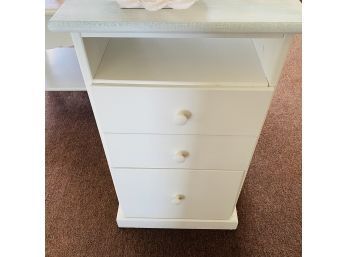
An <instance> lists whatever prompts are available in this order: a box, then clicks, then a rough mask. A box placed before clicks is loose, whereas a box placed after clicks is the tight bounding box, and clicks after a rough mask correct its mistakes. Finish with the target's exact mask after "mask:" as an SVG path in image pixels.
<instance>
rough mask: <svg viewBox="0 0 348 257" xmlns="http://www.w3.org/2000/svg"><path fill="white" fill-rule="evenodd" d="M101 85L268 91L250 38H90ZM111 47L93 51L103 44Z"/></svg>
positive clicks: (89, 52)
mask: <svg viewBox="0 0 348 257" xmlns="http://www.w3.org/2000/svg"><path fill="white" fill-rule="evenodd" d="M84 40H85V47H86V52H87V56H88V58H89V59H91V58H92V57H93V58H92V59H93V60H89V61H90V62H94V63H95V59H96V52H93V51H94V50H95V49H98V50H97V53H99V55H100V56H99V60H100V62H99V63H98V65H94V64H93V65H94V66H95V70H94V71H92V72H93V74H94V79H93V83H95V84H108V83H112V84H139V85H173V86H174V85H178V86H180V85H185V86H260V87H265V86H268V81H267V79H266V76H265V74H264V72H263V69H262V66H261V64H260V61H259V59H258V55H257V53H256V50H255V47H254V45H253V42H252V39H250V38H203V39H202V38H177V39H165V38H162V39H158V38H110V39H107V41H105V40H106V39H105V38H104V39H103V38H85V39H84ZM99 40H100V42H101V44H100V45H104V46H105V47H104V48H103V50H100V49H101V47H99V48H98V47H95V46H94V47H88V46H91V45H93V44H94V45H95V44H98V41H99ZM105 42H107V43H105Z"/></svg>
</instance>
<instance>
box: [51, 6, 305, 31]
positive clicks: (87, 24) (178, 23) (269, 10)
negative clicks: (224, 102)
mask: <svg viewBox="0 0 348 257" xmlns="http://www.w3.org/2000/svg"><path fill="white" fill-rule="evenodd" d="M301 8H302V4H301V3H300V2H299V1H298V0H199V1H198V2H197V3H195V4H194V5H193V6H192V7H191V8H189V9H186V10H172V9H162V10H159V11H155V12H150V11H146V10H144V9H121V8H120V7H119V6H118V4H117V3H116V1H114V0H93V1H92V0H66V1H65V3H64V4H63V5H62V6H61V7H60V8H59V10H58V11H57V12H56V13H55V15H54V16H53V18H52V19H51V21H50V23H49V28H50V29H51V30H53V31H68V32H86V33H88V32H89V33H109V32H110V33H117V32H122V33H124V32H127V33H129V32H148V33H161V32H162V33H164V32H165V33H195V32H197V33H301V31H302V25H301V23H302V21H301V19H302V12H301Z"/></svg>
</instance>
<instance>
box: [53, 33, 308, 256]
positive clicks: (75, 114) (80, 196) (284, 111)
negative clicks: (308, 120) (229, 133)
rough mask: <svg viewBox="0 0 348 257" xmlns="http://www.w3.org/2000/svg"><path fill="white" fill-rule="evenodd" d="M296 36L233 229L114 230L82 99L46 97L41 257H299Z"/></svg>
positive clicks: (79, 95)
mask: <svg viewBox="0 0 348 257" xmlns="http://www.w3.org/2000/svg"><path fill="white" fill-rule="evenodd" d="M301 69H302V67H301V37H296V39H295V42H294V44H293V47H292V49H291V53H290V55H289V57H288V60H287V63H286V66H285V68H284V70H283V75H282V78H281V80H280V84H279V86H278V88H277V91H276V94H275V97H274V99H273V102H272V105H271V108H270V111H269V114H268V116H267V120H266V122H265V125H264V128H263V130H262V135H261V137H260V140H259V143H258V145H257V148H256V152H255V155H254V158H253V160H252V164H251V166H250V169H249V173H248V175H247V178H246V181H245V185H244V188H243V190H242V192H241V195H240V199H239V201H238V205H237V208H238V215H239V226H238V229H237V230H236V231H211V230H161V229H119V228H117V226H116V222H115V218H116V210H117V205H118V203H117V198H116V194H115V190H114V188H113V183H112V180H111V176H110V173H109V170H108V166H107V163H106V160H105V155H104V151H103V148H102V144H101V141H100V138H99V135H98V131H97V127H96V124H95V120H94V117H93V114H92V110H91V107H90V103H89V100H88V96H87V94H86V93H84V92H74V93H72V92H49V93H47V94H46V255H47V256H54V257H56V256H57V257H58V256H96V257H101V256H127V257H132V256H168V257H169V256H178V257H179V256H180V257H181V256H185V257H186V256H190V257H201V256H209V257H213V256H219V257H222V256H253V257H256V256H278V257H279V256H291V257H295V256H301V208H302V207H301V142H302V138H301V118H302V117H301Z"/></svg>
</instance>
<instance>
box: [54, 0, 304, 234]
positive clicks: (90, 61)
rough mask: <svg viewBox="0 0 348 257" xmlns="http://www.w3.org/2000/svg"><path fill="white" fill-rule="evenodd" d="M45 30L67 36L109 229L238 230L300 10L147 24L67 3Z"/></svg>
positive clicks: (293, 6) (202, 15)
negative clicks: (243, 193) (242, 199)
mask: <svg viewBox="0 0 348 257" xmlns="http://www.w3.org/2000/svg"><path fill="white" fill-rule="evenodd" d="M49 28H50V29H51V30H52V31H56V32H69V33H71V36H72V39H73V43H74V46H75V50H76V53H77V58H78V61H79V64H80V68H81V71H82V75H83V79H84V82H85V85H86V88H87V92H88V95H89V98H90V101H91V105H92V108H93V112H94V115H95V118H96V123H97V126H98V129H99V132H100V136H101V140H102V143H103V147H104V150H105V154H106V159H107V161H108V165H109V167H110V172H111V175H112V178H113V182H114V185H115V189H116V193H117V196H118V200H119V209H118V214H117V224H118V226H119V227H137V228H181V229H236V228H237V225H238V217H237V210H236V208H235V206H236V203H237V200H238V196H239V193H240V190H241V189H242V185H243V182H244V179H245V176H246V175H247V171H248V167H249V164H250V161H251V158H252V156H253V152H254V149H255V146H256V144H257V140H258V137H259V135H260V132H261V129H262V126H263V122H264V120H265V117H266V115H267V111H268V107H269V105H270V102H271V100H272V96H273V92H274V90H275V88H276V86H277V83H278V80H279V77H280V74H281V70H282V67H283V64H284V60H285V58H286V55H287V52H288V49H289V47H290V44H291V40H292V37H293V35H294V34H296V33H301V3H300V2H298V1H297V0H250V1H244V0H200V1H199V2H197V3H196V4H195V5H194V6H192V7H191V8H190V9H187V10H169V9H164V10H160V11H157V12H147V11H145V10H141V9H121V8H119V6H118V5H117V3H116V2H114V1H109V0H94V1H88V0H70V1H67V2H65V3H64V4H63V5H62V6H61V8H60V9H59V10H58V11H57V12H56V13H55V15H54V16H53V18H51V20H50V22H49ZM269 158H276V156H269ZM86 162H88V160H86ZM96 172H97V171H96Z"/></svg>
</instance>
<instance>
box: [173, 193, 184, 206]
mask: <svg viewBox="0 0 348 257" xmlns="http://www.w3.org/2000/svg"><path fill="white" fill-rule="evenodd" d="M185 198H186V197H185V195H183V194H177V195H174V197H173V200H172V203H174V204H180V203H182V201H183V200H185Z"/></svg>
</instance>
